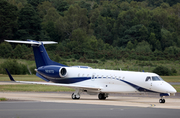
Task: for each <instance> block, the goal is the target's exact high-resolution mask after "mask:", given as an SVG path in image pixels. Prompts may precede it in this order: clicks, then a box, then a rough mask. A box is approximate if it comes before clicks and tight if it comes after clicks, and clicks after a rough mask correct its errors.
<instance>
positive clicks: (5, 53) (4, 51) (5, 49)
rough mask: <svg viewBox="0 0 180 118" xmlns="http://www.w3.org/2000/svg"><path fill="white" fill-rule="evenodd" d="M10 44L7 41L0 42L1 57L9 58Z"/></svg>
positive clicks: (10, 55)
mask: <svg viewBox="0 0 180 118" xmlns="http://www.w3.org/2000/svg"><path fill="white" fill-rule="evenodd" d="M12 50H13V48H12V46H11V45H10V44H9V43H7V42H3V43H1V44H0V57H3V58H9V57H10V58H11V57H12Z"/></svg>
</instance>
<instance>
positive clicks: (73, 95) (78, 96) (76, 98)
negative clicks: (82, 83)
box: [71, 93, 80, 100]
mask: <svg viewBox="0 0 180 118" xmlns="http://www.w3.org/2000/svg"><path fill="white" fill-rule="evenodd" d="M71 97H72V99H73V100H78V99H80V95H77V94H74V93H73V94H72V96H71Z"/></svg>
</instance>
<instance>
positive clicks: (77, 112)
mask: <svg viewBox="0 0 180 118" xmlns="http://www.w3.org/2000/svg"><path fill="white" fill-rule="evenodd" d="M179 117H180V114H179V109H178V110H177V109H156V108H149V107H146V108H142V107H127V106H112V105H91V104H74V103H73V104H72V103H55V102H35V101H5V102H0V118H179Z"/></svg>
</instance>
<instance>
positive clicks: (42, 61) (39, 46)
mask: <svg viewBox="0 0 180 118" xmlns="http://www.w3.org/2000/svg"><path fill="white" fill-rule="evenodd" d="M5 41H6V42H12V43H24V44H31V46H32V47H33V52H34V58H35V62H36V67H37V68H39V67H41V66H46V65H59V66H66V65H63V64H60V63H57V62H54V61H52V60H51V59H50V58H49V56H48V54H47V52H46V49H45V48H44V45H43V44H56V43H57V42H54V41H33V40H28V41H15V40H5Z"/></svg>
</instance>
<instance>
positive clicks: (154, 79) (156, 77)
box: [152, 76, 163, 81]
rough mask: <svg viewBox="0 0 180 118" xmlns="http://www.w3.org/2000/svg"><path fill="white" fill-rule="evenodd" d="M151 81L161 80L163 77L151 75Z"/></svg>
mask: <svg viewBox="0 0 180 118" xmlns="http://www.w3.org/2000/svg"><path fill="white" fill-rule="evenodd" d="M152 81H163V79H162V78H161V77H158V76H152Z"/></svg>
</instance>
